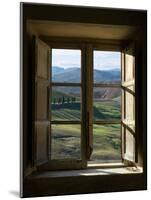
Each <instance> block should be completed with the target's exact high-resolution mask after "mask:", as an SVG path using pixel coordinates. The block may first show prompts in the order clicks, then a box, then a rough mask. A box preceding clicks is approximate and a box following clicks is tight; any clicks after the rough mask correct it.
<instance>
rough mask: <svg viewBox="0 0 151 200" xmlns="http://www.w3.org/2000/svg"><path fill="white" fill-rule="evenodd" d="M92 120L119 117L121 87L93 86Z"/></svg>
mask: <svg viewBox="0 0 151 200" xmlns="http://www.w3.org/2000/svg"><path fill="white" fill-rule="evenodd" d="M93 117H94V120H95V121H96V120H118V119H121V89H120V88H99V87H94V88H93Z"/></svg>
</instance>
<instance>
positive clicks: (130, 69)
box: [125, 49, 134, 81]
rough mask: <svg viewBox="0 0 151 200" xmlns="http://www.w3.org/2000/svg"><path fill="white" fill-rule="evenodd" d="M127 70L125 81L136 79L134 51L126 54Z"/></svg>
mask: <svg viewBox="0 0 151 200" xmlns="http://www.w3.org/2000/svg"><path fill="white" fill-rule="evenodd" d="M125 68H126V73H125V81H131V80H132V79H133V78H134V56H133V50H132V49H130V50H129V51H128V52H127V53H126V54H125Z"/></svg>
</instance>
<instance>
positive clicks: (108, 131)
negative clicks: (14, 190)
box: [35, 39, 136, 170]
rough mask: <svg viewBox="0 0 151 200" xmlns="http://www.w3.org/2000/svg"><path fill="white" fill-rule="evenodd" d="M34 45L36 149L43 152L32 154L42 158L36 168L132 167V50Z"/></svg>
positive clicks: (133, 156)
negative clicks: (124, 165)
mask: <svg viewBox="0 0 151 200" xmlns="http://www.w3.org/2000/svg"><path fill="white" fill-rule="evenodd" d="M36 44H37V52H38V53H39V57H37V59H38V60H37V62H36V63H37V74H36V76H37V77H36V81H37V82H36V85H37V92H36V95H37V96H36V98H35V100H36V102H37V103H36V105H37V107H36V110H37V112H36V113H39V114H38V116H37V117H38V118H39V120H40V121H37V124H38V123H40V127H39V128H38V127H36V128H37V133H36V138H37V144H36V147H37V148H38V145H39V146H42V143H44V144H43V147H44V149H45V151H44V150H43V151H42V152H43V155H41V153H40V151H39V150H38V151H37V153H36V155H37V156H38V154H40V158H42V156H44V157H43V159H42V160H41V161H40V159H37V162H39V164H38V166H39V168H40V169H41V167H42V168H43V164H44V165H45V167H46V166H47V167H46V168H48V169H53V170H54V169H56V170H57V169H82V168H87V167H91V165H92V164H93V166H95V164H97V165H98V164H100V166H101V163H103V164H108V163H110V164H112V165H114V164H116V163H119V165H121V164H122V163H123V162H124V163H125V164H126V163H128V164H129V165H135V162H136V145H135V137H136V135H135V116H134V113H135V92H134V88H135V75H134V74H135V72H134V69H135V57H134V52H133V49H134V47H133V46H130V48H128V49H125V50H123V51H122V52H121V51H117V50H116V51H115V50H112V51H111V50H107V49H106V50H105V51H103V50H101V44H100V46H99V47H98V46H97V47H95V44H93V43H89V44H85V43H84V41H83V43H82V44H78V43H75V44H72V45H70V43H69V42H68V43H63V44H62V43H60V44H59V43H57V45H56V43H55V42H53V43H49V46H48V45H47V44H46V42H43V41H41V40H39V39H36ZM59 45H60V46H59ZM66 45H67V46H66ZM42 52H43V53H42ZM40 55H41V56H40ZM121 63H122V64H121ZM44 65H45V66H46V67H45V71H44V69H43V70H42V69H41V67H42V68H43V66H44ZM38 76H39V77H38ZM40 94H41V95H40ZM38 109H39V111H38ZM42 124H43V125H42ZM37 126H38V125H37ZM42 126H44V127H45V128H44V127H43V129H42ZM39 129H40V130H39ZM42 131H45V134H43V135H42ZM43 137H44V138H43ZM38 142H39V144H38ZM44 153H45V154H44ZM71 163H72V164H71Z"/></svg>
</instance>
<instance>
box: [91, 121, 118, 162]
mask: <svg viewBox="0 0 151 200" xmlns="http://www.w3.org/2000/svg"><path fill="white" fill-rule="evenodd" d="M120 131H121V125H120V124H108V125H93V152H92V155H91V158H90V161H99V162H102V163H107V162H116V161H117V162H118V161H120V160H121V133H120Z"/></svg>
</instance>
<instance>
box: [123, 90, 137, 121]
mask: <svg viewBox="0 0 151 200" xmlns="http://www.w3.org/2000/svg"><path fill="white" fill-rule="evenodd" d="M125 97H126V98H125V101H126V102H125V107H126V109H125V112H126V113H125V119H126V120H128V121H132V120H135V97H134V96H133V95H132V94H130V93H129V92H126V91H125Z"/></svg>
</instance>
